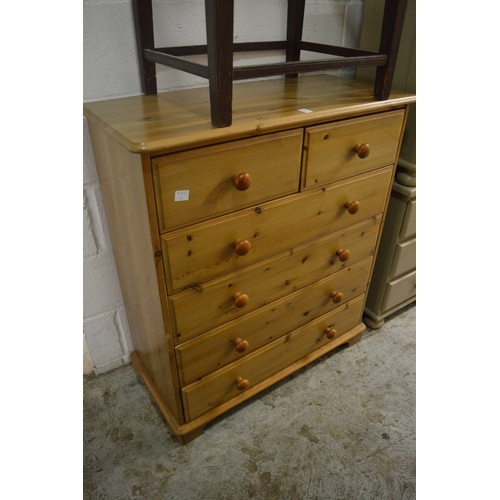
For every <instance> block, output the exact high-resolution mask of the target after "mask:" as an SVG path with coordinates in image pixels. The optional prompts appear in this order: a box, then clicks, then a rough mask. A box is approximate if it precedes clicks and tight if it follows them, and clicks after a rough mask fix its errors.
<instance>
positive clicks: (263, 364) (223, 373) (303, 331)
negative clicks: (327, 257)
mask: <svg viewBox="0 0 500 500" xmlns="http://www.w3.org/2000/svg"><path fill="white" fill-rule="evenodd" d="M363 302H364V295H361V296H359V297H357V298H356V299H354V300H352V301H350V302H347V303H346V304H344V305H343V306H341V307H339V308H337V309H335V310H334V311H333V312H330V313H328V314H326V315H324V316H321V317H320V318H318V319H317V320H315V321H311V322H310V323H308V324H307V325H305V326H303V327H301V328H299V329H297V330H294V331H293V332H290V333H289V334H288V335H284V336H283V337H281V338H279V339H277V340H275V341H274V342H271V343H270V344H268V345H266V346H265V347H263V348H261V349H259V350H257V351H255V352H253V353H251V354H249V355H248V356H245V357H244V358H242V359H241V360H239V361H236V362H234V363H231V364H229V365H227V366H226V367H224V368H221V369H220V370H217V371H216V372H213V373H211V374H209V375H207V376H206V377H204V378H202V379H201V380H198V381H196V382H193V383H192V384H190V385H188V386H186V387H184V388H183V389H182V400H183V403H184V410H185V414H186V420H187V421H188V422H189V421H191V420H193V419H195V418H197V417H199V416H200V415H203V414H204V413H206V412H208V411H210V410H212V409H213V408H215V407H217V406H219V405H221V404H222V403H224V402H226V401H228V400H230V399H231V398H233V397H235V396H237V395H238V394H240V393H241V391H242V390H245V389H248V388H250V387H253V386H254V385H256V384H258V383H260V382H262V381H264V380H265V379H267V378H269V377H271V376H273V375H274V374H276V373H277V372H279V371H280V370H283V369H284V368H286V367H288V366H289V365H291V364H292V363H294V362H296V361H298V360H300V359H301V358H303V357H304V356H307V355H308V354H310V353H312V352H314V351H315V350H317V349H319V348H320V347H323V346H324V345H325V344H327V343H328V342H331V341H333V340H334V339H337V338H339V337H340V336H341V335H343V334H344V333H346V332H348V331H349V330H350V329H352V328H354V327H355V326H357V325H358V324H359V322H360V318H361V312H362V306H363ZM329 336H331V338H329Z"/></svg>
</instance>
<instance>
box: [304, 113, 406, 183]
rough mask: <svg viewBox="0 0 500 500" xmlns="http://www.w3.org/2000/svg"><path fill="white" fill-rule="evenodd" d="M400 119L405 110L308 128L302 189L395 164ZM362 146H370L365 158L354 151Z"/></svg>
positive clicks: (401, 121)
mask: <svg viewBox="0 0 500 500" xmlns="http://www.w3.org/2000/svg"><path fill="white" fill-rule="evenodd" d="M403 118H404V111H403V110H399V111H392V112H388V113H383V114H378V115H372V116H366V117H363V118H356V119H352V120H344V121H340V122H335V123H330V124H328V125H321V126H318V127H311V128H309V129H307V130H306V135H305V138H304V146H305V147H304V165H305V168H304V173H303V178H302V188H303V189H311V188H314V187H317V186H321V185H324V184H328V183H330V182H334V181H337V180H340V179H345V178H347V177H352V176H354V175H358V174H361V173H363V172H368V171H370V170H373V169H376V168H379V167H384V166H386V165H392V164H394V162H395V161H396V154H397V151H398V145H399V137H400V133H401V127H402V125H403ZM362 144H368V145H369V154H368V156H367V157H365V158H360V157H359V156H358V154H357V153H356V152H355V151H354V148H355V147H356V146H358V145H362ZM360 154H362V153H360ZM362 156H363V154H362Z"/></svg>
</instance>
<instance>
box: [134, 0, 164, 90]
mask: <svg viewBox="0 0 500 500" xmlns="http://www.w3.org/2000/svg"><path fill="white" fill-rule="evenodd" d="M132 9H133V13H134V27H135V39H136V43H137V56H138V58H139V73H140V75H141V87H142V93H143V94H146V95H149V94H156V93H157V92H158V90H157V87H156V65H155V63H153V62H150V61H146V59H144V49H154V33H153V7H152V4H151V0H132Z"/></svg>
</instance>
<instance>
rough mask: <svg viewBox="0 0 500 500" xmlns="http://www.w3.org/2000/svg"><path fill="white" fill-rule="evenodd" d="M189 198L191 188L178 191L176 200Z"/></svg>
mask: <svg viewBox="0 0 500 500" xmlns="http://www.w3.org/2000/svg"><path fill="white" fill-rule="evenodd" d="M187 200H189V189H184V190H183V191H176V192H175V197H174V201H187Z"/></svg>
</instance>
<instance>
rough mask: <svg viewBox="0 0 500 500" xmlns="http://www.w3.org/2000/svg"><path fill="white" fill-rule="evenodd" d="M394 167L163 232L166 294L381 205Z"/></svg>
mask: <svg viewBox="0 0 500 500" xmlns="http://www.w3.org/2000/svg"><path fill="white" fill-rule="evenodd" d="M391 182H392V167H387V168H384V169H379V170H377V171H375V172H372V173H370V174H365V175H361V176H358V177H356V178H354V179H348V180H346V181H342V182H339V183H336V184H332V185H330V186H327V187H324V188H319V189H317V190H314V191H310V192H308V193H302V194H296V195H292V196H288V197H285V198H283V199H281V200H276V201H274V202H269V203H267V204H263V205H259V206H257V207H252V208H249V209H245V210H240V211H239V212H236V213H235V214H230V215H226V216H222V217H219V218H217V219H213V220H211V221H208V222H205V223H201V224H196V225H193V226H190V227H188V228H185V229H182V230H178V231H172V232H170V233H168V234H164V235H162V247H163V255H164V262H165V268H166V270H167V276H168V280H167V286H168V289H169V292H170V293H172V292H173V291H178V290H181V289H183V288H187V287H195V288H196V287H198V286H199V285H200V284H201V283H203V282H205V281H208V280H210V279H213V278H215V277H217V276H221V275H223V274H225V273H229V272H231V271H236V270H239V269H241V268H243V267H245V266H248V265H250V264H254V263H256V262H257V261H259V260H261V259H264V258H268V257H270V256H272V255H277V254H279V253H280V252H283V251H285V250H287V249H290V248H293V247H294V246H297V245H300V244H302V243H305V242H307V241H312V240H314V239H316V238H320V237H322V236H323V235H325V234H329V233H331V232H333V231H336V230H338V229H340V228H342V227H346V226H349V225H351V224H355V223H357V222H360V221H362V220H364V219H367V218H369V217H371V216H373V215H376V214H378V213H381V212H382V210H383V209H384V206H385V202H386V199H387V194H388V191H389V187H390V184H391Z"/></svg>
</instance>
